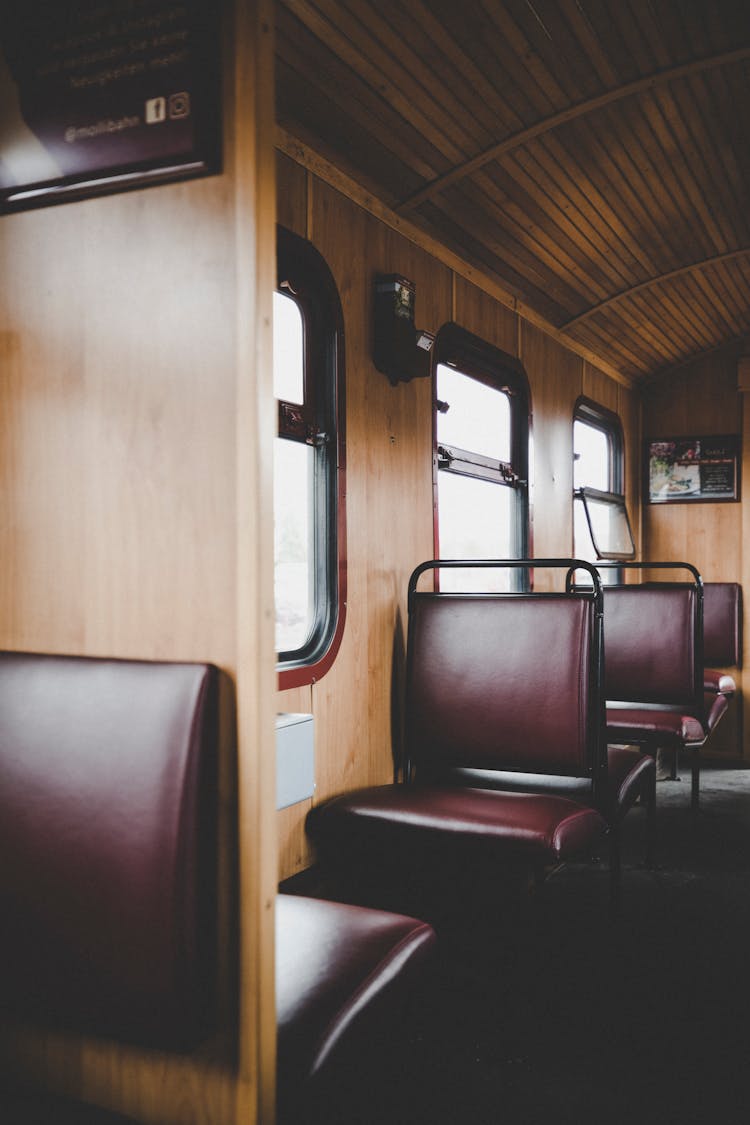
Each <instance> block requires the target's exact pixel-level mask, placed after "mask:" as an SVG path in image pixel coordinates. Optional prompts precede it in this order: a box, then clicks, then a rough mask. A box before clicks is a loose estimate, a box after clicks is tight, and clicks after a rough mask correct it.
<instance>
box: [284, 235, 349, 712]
mask: <svg viewBox="0 0 750 1125" xmlns="http://www.w3.org/2000/svg"><path fill="white" fill-rule="evenodd" d="M276 252H277V283H276V284H277V289H278V290H279V291H280V292H284V291H287V292H288V293H289V294H290V295H291V296H292V297H293V298H294V300H295V301H296V302H297V303H298V305H299V306H300V311H301V313H302V321H303V347H304V388H305V393H304V397H305V403H304V404H303V407H302V410H301V411H300V410H299V409H297V410H292V411H291V412H290V411H289V409H288V408H289V406H290V405H291V404H286V403H284V402H282V401H280V402H279V403H278V434H279V436H283V437H284V439H285V440H292V441H300V442H304V443H305V444H307V445H311V446H312V447H313V448H314V449H315V456H316V465H315V470H314V484H313V492H314V501H313V548H314V549H313V555H314V558H313V564H312V565H313V568H314V571H313V573H314V586H315V598H314V614H313V624H312V628H311V630H310V633H309V636H308V638H307V640H306V642H305V644H304V645H303V646H301V647H300V648H298V649H295V650H292V651H289V652H280V653H278V654H277V665H276V668H277V675H278V687H279V690H285V689H287V688H293V687H302V686H305V685H307V684H313V683H315V682H316V681H317V680H319V679H321V677H322V676H324V675H325V673H326V672H327V671H328V670H329V669H330V668H331V666H332V665H333V662H334V660H335V659H336V655H337V653H338V650H339V648H340V646H341V640H342V637H343V633H344V626H345V622H346V398H345V352H344V317H343V310H342V306H341V299H340V297H339V291H338V287H337V285H336V282H335V280H334V278H333V274H332V273H331V270H330V268H329V266H328V264H327V263H326V261H325V259H324V258H323V256H322V255H321V254H320V253H319V251H318V250H317V249H316V248H315V247H314V246H313V244H312V243H311V242H309V241H308V240H306V239H304V238H302V237H301V236H300V235H297V234H294V233H293V232H292V231H289V230H287V229H286V228H285V227H281V226H279V227H277V240H276ZM290 413H291V415H293V416H292V417H290Z"/></svg>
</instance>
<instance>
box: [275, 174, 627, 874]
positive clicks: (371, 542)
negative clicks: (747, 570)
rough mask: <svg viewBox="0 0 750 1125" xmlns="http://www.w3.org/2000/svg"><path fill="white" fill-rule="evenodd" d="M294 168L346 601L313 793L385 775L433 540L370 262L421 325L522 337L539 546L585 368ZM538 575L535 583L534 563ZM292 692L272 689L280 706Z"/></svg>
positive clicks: (539, 549)
mask: <svg viewBox="0 0 750 1125" xmlns="http://www.w3.org/2000/svg"><path fill="white" fill-rule="evenodd" d="M304 174H305V173H303V172H302V170H301V169H300V168H298V167H297V166H296V165H295V164H294V163H293V162H292V161H291V160H290V159H289V158H286V157H283V158H280V160H279V164H278V176H279V184H278V187H279V200H280V203H279V215H280V216H281V215H286V216H287V223H288V224H290V225H292V224H293V225H294V229H295V230H297V232H298V233H301V234H305V235H306V236H307V237H308V238H309V239H310V240H311V241H312V242H313V244H314V245H315V246H316V247H317V249H318V250H319V251H320V253H321V254H322V255H323V257H324V258H325V260H326V261H327V263H328V265H329V267H330V268H331V270H332V272H333V275H334V277H335V279H336V282H337V285H338V287H339V292H340V294H341V300H342V305H343V310H344V323H345V333H346V395H347V523H348V528H347V549H348V606H347V619H346V628H345V631H344V636H343V640H342V644H341V649H340V651H339V654H338V656H337V658H336V661H335V663H334V665H333V667H332V669H331V670H330V671H329V672H328V673H327V674H326V675H325V676H324V677H323V678H322V679H321V680H320V681H319V682H317V683H315V684H313V685H312V704H311V706H312V713H313V715H314V718H315V740H316V785H317V788H316V794H315V800H316V801H317V800H324V799H325V798H326V797H328V796H330V795H332V794H334V793H337V792H341V791H344V790H346V789H350V788H354V787H357V786H361V785H370V784H377V783H381V782H388V781H390V780H391V779H392V777H393V770H394V748H397V747H398V746H399V743H400V734H401V732H400V702H401V692H402V683H401V676H402V670H403V662H404V656H405V634H406V604H405V593H406V584H407V580H408V576H409V573H410V571H411V570H412V568H413V567H414V566H415V565H416V564H417V563H418V562H420V561H422V560H423V559H425V558H428V557H431V556H432V553H433V515H432V512H433V496H432V446H431V442H432V417H431V410H432V406H431V387H430V383H429V380H427V379H422V380H414V381H413V382H412V383H409V384H400V385H399V386H396V387H392V386H391V385H390V383H389V382H388V379H387V378H386V377H385V376H384V375H382V374H380V373H379V372H378V371H376V370H375V368H374V366H373V364H372V361H371V358H370V357H371V354H372V339H371V331H372V328H371V325H372V282H373V278H374V276H375V274H377V273H399V274H403V275H405V276H406V277H408V278H410V279H411V280H413V281H414V282H415V285H416V321H417V324H418V326H419V327H424V328H426V329H429V330H431V331H437V330H438V329H439V328H440V327H441V325H443V324H445V323H447V322H448V321H450V320H455V322H456V323H458V324H460V325H461V326H462V327H463V328H466V329H467V330H468V331H470V332H473V333H474V334H476V335H478V336H479V337H481V338H482V339H485V340H487V341H488V342H489V343H491V344H494V345H495V346H496V347H499V348H500V349H501V350H503V351H506V352H508V353H510V354H511V355H518V353H519V342H520V343H521V349H520V350H521V358H522V361H523V362H524V364H525V366H526V370H527V373H528V376H529V381H530V385H531V397H532V407H533V410H534V427H533V435H534V446H533V447H534V450H535V460H536V480H537V487H536V491H535V494H534V496H535V502H534V519H535V538H534V548H535V553H536V554H537V555H542V554H547V553H549V554H555V555H559V554H562V555H568V554H570V552H571V548H572V488H573V480H572V464H573V460H572V434H573V421H572V419H573V406H574V403H575V401H576V399H577V397H578V396H579V395H580V394H581V393H582V388H583V379H584V376H583V360H582V359H580V358H579V357H577V356H575V355H573V354H572V353H571V352H569V351H567V350H566V349H565V348H563V347H562V346H561V345H560V344H559V343H556V342H555V341H554V340H552V339H551V338H550V337H548V336H546V335H544V334H543V333H542V332H541V331H540V330H538V329H536V328H533V327H532V326H530V325H528V324H527V323H526V322H523V321H521V320H519V318H518V316H517V314H516V313H515V312H514V311H513V310H512V309H509V308H508V306H507V304H503V303H501V302H500V301H498V300H497V299H495V298H494V297H492V296H491V295H489V294H488V293H485V292H483V291H482V290H481V289H480V288H478V287H477V286H476V285H474V284H472V283H470V282H469V281H467V280H465V279H464V278H462V277H460V276H457V275H456V274H455V273H453V272H452V271H451V270H450V269H449V268H448V267H447V266H446V265H445V264H442V263H441V262H439V261H438V260H437V259H436V258H435V257H433V256H432V255H431V254H430V253H429V252H428V251H427V250H425V249H423V248H420V247H418V246H417V245H415V244H414V243H413V242H410V241H408V240H407V239H405V238H404V237H403V236H402V235H400V234H399V233H398V232H396V231H394V230H393V229H392V228H391V227H390V226H388V225H387V224H386V223H383V222H380V221H378V219H377V218H375V217H373V216H372V215H369V214H367V213H366V212H365V211H364V210H363V209H361V208H359V207H358V206H357V205H356V203H355V202H353V201H352V200H350V199H349V198H347V197H346V196H344V195H343V194H341V193H339V192H338V191H337V190H335V189H334V188H333V187H330V186H328V185H327V184H325V183H324V182H322V181H321V180H319V179H317V178H316V177H315V175H313V174H312V173H311V172H308V173H307V176H308V179H307V184H306V189H305V191H304V192H303V190H302V176H303V175H304ZM303 200H304V205H305V206H306V216H305V226H304V229H303V227H302V226H301V223H302V213H303ZM587 378H588V385H589V393H590V395H591V397H592V398H595V399H596V401H599V402H602V404H603V405H605V406H609V407H610V408H613V409H616V408H617V406H618V403H619V402H620V398H619V388H618V386H617V384H616V383H614V382H613V381H612V380H610V379H609V378H608V377H607V376H605V375H603V374H602V373H601V372H600V371H598V370H596V369H593V368H592V369H591V370H590V371H589V373H588V376H587ZM621 389H622V391H623V395H624V398H623V402H624V403H625V404H626V405H627V407H628V411H627V414H628V417H627V419H624V420H623V424H624V426H625V428H626V433H627V432H629V431H630V430H632V429H634V428H635V427H637V418H638V412H637V408H636V407H634V406H633V402H634V396H632V395H631V394H630V392H628V391H627V390H626V389H625V388H621ZM538 581H539V583H540V588H541V583H542V582H543V581H544V576H543V575H541V574H540V575H539V576H538ZM289 698H290V697H289V696H288V694H287V693H282V694H281V695H280V696H279V697H278V703H279V707H280V708H281V707H282V706H283V707H286V706H287V704H288V703H289ZM295 706H296V704H295ZM307 807H308V806H307V803H306V802H303V803H301V805H299V806H294V807H293V808H292V809H285V810H282V812H281V813H279V815H278V824H279V833H280V855H279V864H280V877H282V878H284V877H287V876H289V875H292V874H295V873H296V872H297V871H298V870H300V869H301V867H302V866H304V865H305V864H306V863H307V862H308V859H309V852H308V851H307V845H306V841H305V838H304V826H303V821H304V817H305V815H306V813H307Z"/></svg>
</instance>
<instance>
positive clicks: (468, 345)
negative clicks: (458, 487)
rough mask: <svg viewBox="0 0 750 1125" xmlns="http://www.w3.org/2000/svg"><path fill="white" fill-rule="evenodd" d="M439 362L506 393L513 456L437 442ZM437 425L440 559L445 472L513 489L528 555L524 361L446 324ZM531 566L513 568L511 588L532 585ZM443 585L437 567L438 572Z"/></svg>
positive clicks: (518, 554) (517, 529) (522, 554)
mask: <svg viewBox="0 0 750 1125" xmlns="http://www.w3.org/2000/svg"><path fill="white" fill-rule="evenodd" d="M440 364H444V365H445V366H448V367H453V368H455V369H456V370H457V371H460V372H461V373H462V374H464V375H466V376H468V377H469V378H472V379H476V380H477V382H480V383H483V384H485V386H489V387H492V388H493V389H494V390H498V391H501V392H503V393H505V394H506V395H507V396H508V398H509V400H510V460H509V461H507V462H505V461H497V460H495V459H493V458H490V457H486V456H484V455H482V454H477V453H474V452H472V451H470V450H464V449H459V448H458V447H451V446H447V445H445V444H443V443H439V442H438V414H439V413H440V407H441V403H440V402H439V400H438V396H437V370H438V366H439V365H440ZM432 400H433V409H432V419H433V422H432V425H433V512H434V530H433V535H434V551H435V558H440V511H439V500H438V477H439V473H441V472H452V473H456V474H457V475H460V476H469V477H474V478H477V479H480V480H487V481H491V482H493V483H496V484H498V485H499V486H501V487H509V488H512V489H514V491H516V493H517V496H518V497H519V498H520V499H519V502H517V503H516V504H514V506H513V507H514V527H513V533H512V537H513V543H514V551H513V556H512V557H514V558H519V559H521V558H527V557H528V552H529V549H530V538H531V537H530V504H529V435H530V432H531V395H530V391H529V382H528V378H527V376H526V372H525V370H524V367H523V364H522V363H521V362H520V360H518V359H517V358H516V357H515V356H511V355H509V354H508V353H507V352H503V351H501V350H500V348H497V347H495V346H494V345H493V344H489V343H487V342H486V341H485V340H483V339H481V338H480V337H479V336H475V335H473V334H472V333H470V332H468V331H467V330H466V329H464V328H461V327H460V326H459V325H457V324H454V323H450V324H447V325H444V326H443V327H442V328H441V329H440V331H439V332H438V334H437V336H436V339H435V344H434V347H433V365H432ZM530 580H531V579H530V575H529V572H528V569H522V570H519V571H515V572H514V574H513V586H514V588H516V589H518V590H526V589H528V588H529V584H530ZM436 582H437V583H438V586H439V571H437V572H436Z"/></svg>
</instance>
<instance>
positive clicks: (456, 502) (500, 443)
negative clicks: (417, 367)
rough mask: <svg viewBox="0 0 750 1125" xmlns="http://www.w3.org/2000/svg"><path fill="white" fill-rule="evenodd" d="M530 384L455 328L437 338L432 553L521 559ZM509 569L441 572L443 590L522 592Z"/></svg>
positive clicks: (513, 364)
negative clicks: (434, 521) (434, 540)
mask: <svg viewBox="0 0 750 1125" xmlns="http://www.w3.org/2000/svg"><path fill="white" fill-rule="evenodd" d="M528 413H529V411H528V386H527V383H526V377H525V375H524V374H523V370H522V369H521V368H520V365H519V364H518V362H517V361H516V360H515V359H513V358H512V357H510V356H506V355H504V353H502V352H500V351H498V350H497V349H496V348H493V347H491V346H490V345H489V344H485V343H484V342H483V341H481V340H478V339H477V338H476V337H474V336H470V335H469V333H467V332H464V331H463V330H462V329H459V328H458V327H457V326H456V325H448V326H447V327H446V328H445V329H443V330H441V332H440V333H438V338H437V341H436V366H435V430H434V432H435V444H436V451H435V465H436V472H435V504H436V512H437V519H436V529H435V530H436V555H437V557H439V558H443V559H508V558H523V557H525V555H526V544H527V524H528V499H527V498H528V486H527V477H528V469H527V466H528ZM527 580H528V575H527V574H526V572H524V571H512V570H507V569H501V570H500V569H498V570H493V569H491V568H487V569H481V570H465V571H464V570H461V569H458V568H456V569H449V570H442V571H439V572H438V576H437V581H438V584H439V588H440V589H441V590H461V589H463V590H486V591H494V590H507V589H516V588H525V586H526V585H527Z"/></svg>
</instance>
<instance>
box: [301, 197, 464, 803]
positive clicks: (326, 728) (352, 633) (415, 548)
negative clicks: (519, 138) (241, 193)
mask: <svg viewBox="0 0 750 1125" xmlns="http://www.w3.org/2000/svg"><path fill="white" fill-rule="evenodd" d="M312 233H313V241H314V242H315V244H316V245H317V246H318V248H319V249H320V250H321V252H322V253H323V256H324V257H325V258H326V260H327V262H328V264H329V266H330V267H331V269H332V271H333V274H334V277H335V278H336V281H337V284H338V286H339V292H340V294H341V299H342V304H343V308H344V319H345V326H346V371H347V382H346V395H347V544H348V550H347V553H348V577H347V584H348V606H347V621H346V629H345V633H344V639H343V642H342V649H341V652H340V653H339V657H338V659H337V661H336V663H335V665H334V667H333V669H332V670H331V672H330V673H329V674H328V675H327V676H325V677H324V678H323V679H322V680H321V681H320V683H318V684H315V685H314V688H313V710H314V714H315V720H316V739H317V745H318V760H319V763H320V766H319V776H318V790H317V794H316V796H317V799H323V798H324V797H325V796H327V795H329V794H330V793H332V792H336V791H338V790H340V789H341V788H348V787H351V786H356V785H366V784H376V783H378V782H382V781H389V780H390V779H391V777H392V775H393V763H392V744H391V724H392V715H391V700H392V692H391V684H392V678H393V667H394V636H395V635H396V622H397V618H398V615H399V613H400V615H401V619H402V620H403V619H404V617H405V591H406V583H407V579H408V575H409V573H410V571H411V570H412V568H413V567H414V566H415V565H416V564H417V563H418V562H420V561H421V560H422V559H424V558H428V557H430V556H431V555H432V550H433V547H432V434H431V388H430V383H429V380H427V379H422V380H414V381H412V382H411V383H408V384H399V385H398V386H395V387H393V386H391V384H390V382H389V381H388V379H387V378H386V376H385V375H383V374H381V373H380V372H378V371H377V370H376V369H375V367H374V366H373V363H372V360H371V355H372V338H371V320H372V317H371V310H372V285H373V279H374V276H375V275H376V274H377V273H399V274H403V275H405V276H406V277H408V278H410V279H411V280H412V281H414V283H415V285H416V301H417V310H418V323H419V324H420V325H425V326H427V327H429V326H431V325H433V324H434V325H437V326H439V325H440V324H442V323H444V322H445V321H447V320H448V319H449V316H450V274H449V271H448V270H447V269H445V268H444V267H439V266H438V267H437V268H436V266H435V263H434V261H433V260H432V259H431V258H430V257H429V256H428V255H427V254H425V253H424V252H423V251H421V250H419V249H418V248H417V247H415V246H414V245H413V244H411V243H409V242H407V241H406V240H404V239H403V238H401V237H400V236H399V235H397V234H395V233H394V232H392V231H390V230H388V229H387V228H386V227H385V226H383V225H382V224H379V223H377V222H376V221H375V220H373V219H372V218H371V217H369V216H367V215H365V214H364V212H362V211H361V210H359V209H358V208H357V207H355V206H354V205H353V204H351V203H349V202H348V201H346V200H345V199H344V198H343V197H342V196H340V195H339V194H338V193H337V192H335V191H333V190H332V189H330V188H328V187H326V186H325V185H321V184H317V183H316V185H315V189H314V196H313V205H312ZM398 662H399V654H398V651H397V653H396V665H397V666H398Z"/></svg>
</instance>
